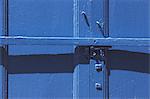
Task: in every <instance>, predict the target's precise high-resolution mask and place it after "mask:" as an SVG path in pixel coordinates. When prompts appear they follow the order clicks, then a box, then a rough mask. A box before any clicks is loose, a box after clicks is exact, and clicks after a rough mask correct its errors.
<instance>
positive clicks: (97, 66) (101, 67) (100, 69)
mask: <svg viewBox="0 0 150 99" xmlns="http://www.w3.org/2000/svg"><path fill="white" fill-rule="evenodd" d="M95 69H96V71H97V72H100V71H102V69H103V65H102V64H101V63H96V64H95Z"/></svg>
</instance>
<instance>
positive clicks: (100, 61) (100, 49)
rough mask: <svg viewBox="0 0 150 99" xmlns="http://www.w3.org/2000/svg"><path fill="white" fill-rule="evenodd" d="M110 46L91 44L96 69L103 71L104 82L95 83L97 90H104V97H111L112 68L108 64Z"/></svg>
mask: <svg viewBox="0 0 150 99" xmlns="http://www.w3.org/2000/svg"><path fill="white" fill-rule="evenodd" d="M109 48H110V46H91V47H90V57H91V59H93V60H95V61H96V64H95V69H96V71H97V72H100V71H101V72H102V73H103V84H100V82H96V83H95V88H96V89H97V90H103V99H109V74H110V68H109V66H108V64H107V51H108V49H109Z"/></svg>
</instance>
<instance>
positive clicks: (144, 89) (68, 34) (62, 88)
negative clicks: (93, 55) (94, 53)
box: [0, 0, 150, 99]
mask: <svg viewBox="0 0 150 99" xmlns="http://www.w3.org/2000/svg"><path fill="white" fill-rule="evenodd" d="M2 1H3V0H0V48H2V46H3V45H1V44H5V43H7V42H6V41H7V40H8V39H9V40H10V41H9V40H8V42H10V43H11V42H12V44H10V45H8V46H9V48H8V52H9V58H8V63H9V66H11V67H10V70H13V72H11V73H10V74H9V75H8V77H9V80H8V86H9V87H8V98H9V99H71V98H73V99H98V98H100V99H102V98H103V94H104V91H103V90H102V91H97V90H96V89H95V83H96V82H100V83H102V84H103V79H102V76H103V72H100V73H98V72H96V70H95V67H94V65H95V63H96V62H95V61H94V60H90V63H88V64H87V63H86V64H80V63H79V64H75V62H76V61H79V60H80V59H79V58H74V52H75V48H76V47H77V46H78V45H80V44H81V45H92V44H94V45H107V44H109V45H111V46H112V48H111V49H110V51H109V52H108V55H110V56H108V59H110V60H108V63H109V65H110V69H111V70H110V76H109V77H110V81H109V89H110V91H109V96H110V99H127V98H131V99H149V98H150V95H149V93H150V89H149V88H150V70H149V69H150V64H149V54H150V47H149V46H150V45H149V44H150V14H149V12H150V0H109V31H110V33H109V34H110V38H108V39H107V38H106V39H104V37H103V35H102V33H101V31H100V30H99V28H98V26H97V24H96V21H99V22H101V21H102V20H103V10H104V8H103V0H9V3H8V4H9V27H8V29H9V36H10V38H8V39H7V38H6V37H3V36H1V35H2V34H4V33H3V31H2V29H3V21H4V20H3V12H2V11H3V6H1V5H3V4H2ZM82 12H85V14H86V16H87V20H88V22H89V26H88V25H87V22H86V21H87V20H85V18H84V16H83V14H82ZM15 37H16V38H17V37H18V38H17V39H16V38H15ZM19 37H20V38H19ZM21 37H24V38H21ZM26 37H27V38H26ZM29 37H30V38H29ZM38 37H39V38H40V37H43V38H41V39H39V38H38ZM44 37H47V38H44ZM31 38H32V40H31ZM51 38H55V40H54V39H51ZM56 38H57V40H56ZM95 39H96V40H95ZM121 39H123V40H122V41H121ZM50 41H51V42H52V43H53V44H51V43H50ZM55 41H56V42H55ZM20 42H22V43H20ZM30 42H31V44H30ZM38 42H39V44H37V43H38ZM80 42H81V43H80ZM131 42H132V43H131ZM137 42H140V43H137ZM143 42H144V43H143ZM145 42H146V43H145ZM26 43H27V44H26ZM34 43H36V44H34ZM64 43H65V44H64ZM128 43H129V44H128ZM115 44H116V45H115ZM117 44H118V45H117ZM119 44H120V45H119ZM121 44H124V45H123V46H121ZM144 44H145V46H144ZM2 58H3V56H2V51H1V50H0V99H3V97H2V96H3V93H4V92H3V91H4V84H3V83H4V81H3V80H4V79H3V78H4V74H3V70H4V68H3V67H4V64H3V63H2V61H3V60H2ZM28 58H29V59H28ZM36 63H37V64H36ZM17 67H18V68H17ZM19 69H20V72H18V71H19ZM33 69H35V71H34V70H33ZM46 69H49V71H51V72H43V71H46ZM32 70H33V71H34V72H33V71H32ZM36 70H37V71H36ZM14 71H17V73H14ZM40 71H42V72H40ZM47 71H48V70H47Z"/></svg>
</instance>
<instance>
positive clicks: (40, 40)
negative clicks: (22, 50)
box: [0, 36, 150, 47]
mask: <svg viewBox="0 0 150 99" xmlns="http://www.w3.org/2000/svg"><path fill="white" fill-rule="evenodd" d="M0 39H1V43H0V44H4V45H7V44H8V45H56V44H60V45H106V46H107V45H109V46H135V47H136V46H142V47H146V46H147V47H148V46H149V45H150V38H90V37H89V38H85V37H82V38H81V37H24V36H9V37H6V36H0Z"/></svg>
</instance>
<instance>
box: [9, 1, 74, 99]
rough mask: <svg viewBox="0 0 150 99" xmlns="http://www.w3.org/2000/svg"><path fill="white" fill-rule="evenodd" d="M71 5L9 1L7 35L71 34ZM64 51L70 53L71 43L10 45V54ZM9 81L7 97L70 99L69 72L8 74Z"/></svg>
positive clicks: (68, 2)
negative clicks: (69, 44)
mask: <svg viewBox="0 0 150 99" xmlns="http://www.w3.org/2000/svg"><path fill="white" fill-rule="evenodd" d="M72 6H73V1H72V0H48V1H47V0H9V35H11V36H17V35H23V36H48V37H49V36H54V37H58V36H60V37H72V35H73V34H72V33H73V28H72V27H73V26H72V25H73V23H72V20H73V10H72V8H73V7H72ZM64 23H65V24H64ZM31 32H32V33H31ZM25 49H26V50H25ZM66 52H67V53H73V46H68V45H59V44H58V45H56V44H55V45H35V46H34V45H19V46H18V45H9V55H32V54H38V55H39V54H60V53H66ZM20 66H21V65H20ZM49 66H50V67H52V66H53V65H52V64H49ZM60 66H61V65H60ZM9 80H10V81H9V99H13V98H19V99H21V98H26V99H28V98H30V99H33V98H35V99H43V98H45V99H53V98H65V99H66V98H69V99H70V98H72V95H73V94H72V90H73V83H72V81H73V76H72V73H65V72H64V73H46V74H40V73H37V74H34V73H31V74H20V75H19V74H14V75H13V74H10V75H9Z"/></svg>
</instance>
